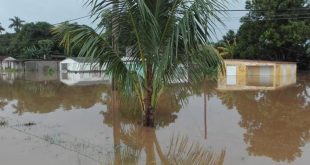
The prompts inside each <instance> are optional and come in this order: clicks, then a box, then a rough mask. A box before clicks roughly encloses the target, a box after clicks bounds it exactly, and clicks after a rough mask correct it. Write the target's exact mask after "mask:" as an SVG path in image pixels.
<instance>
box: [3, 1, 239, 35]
mask: <svg viewBox="0 0 310 165" xmlns="http://www.w3.org/2000/svg"><path fill="white" fill-rule="evenodd" d="M228 1H230V2H231V4H230V5H229V7H228V8H229V9H244V6H245V0H228ZM83 2H85V0H0V23H1V24H2V26H3V27H4V28H5V29H6V30H7V31H8V32H12V30H11V29H8V26H9V24H10V21H9V18H12V17H14V16H18V17H20V18H21V19H23V20H25V21H26V22H38V21H46V22H49V23H51V24H55V23H59V22H63V21H65V20H70V19H74V18H78V17H82V16H85V15H88V13H89V9H88V8H86V7H85V6H83ZM228 15H229V17H228V18H226V19H224V22H225V24H226V26H227V28H225V27H222V26H221V27H219V28H218V30H219V31H218V32H217V36H219V37H221V36H222V35H223V34H225V33H226V32H227V29H233V30H237V29H238V28H239V25H240V23H239V19H240V17H241V16H243V15H245V12H232V13H228ZM77 22H78V23H80V24H87V25H90V24H91V20H89V19H88V18H85V19H81V20H79V21H77Z"/></svg>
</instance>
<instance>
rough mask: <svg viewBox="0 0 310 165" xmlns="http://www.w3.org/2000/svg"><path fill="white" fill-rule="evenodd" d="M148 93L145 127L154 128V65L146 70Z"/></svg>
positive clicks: (146, 97)
mask: <svg viewBox="0 0 310 165" xmlns="http://www.w3.org/2000/svg"><path fill="white" fill-rule="evenodd" d="M146 72H147V73H146V91H145V99H144V106H145V107H144V110H145V111H146V112H145V117H144V126H146V127H153V126H154V107H153V105H152V95H153V70H152V64H150V63H148V64H147V69H146Z"/></svg>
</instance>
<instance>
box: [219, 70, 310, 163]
mask: <svg viewBox="0 0 310 165" xmlns="http://www.w3.org/2000/svg"><path fill="white" fill-rule="evenodd" d="M309 82H310V79H309V76H308V75H306V76H300V79H299V81H298V83H297V84H296V85H295V86H290V87H287V88H285V89H280V90H276V91H249V92H244V91H231V92H218V97H219V98H220V99H221V100H222V103H223V104H224V105H226V106H227V107H228V108H230V109H232V108H235V109H236V110H237V111H238V112H239V114H240V115H241V121H240V122H239V125H240V126H241V127H242V128H245V129H246V133H245V134H244V141H245V142H246V143H247V144H248V145H249V147H248V148H247V151H248V152H249V154H250V155H253V156H267V157H270V158H272V159H273V160H275V161H288V162H292V161H294V160H295V159H296V158H297V157H301V156H302V149H301V148H302V147H304V146H305V144H306V143H308V142H309V140H310V99H309V98H310V97H309V94H308V92H307V90H309V85H310V84H309Z"/></svg>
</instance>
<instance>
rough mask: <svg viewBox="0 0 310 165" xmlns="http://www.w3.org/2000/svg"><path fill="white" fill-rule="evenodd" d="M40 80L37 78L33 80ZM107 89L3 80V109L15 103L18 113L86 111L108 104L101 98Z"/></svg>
mask: <svg viewBox="0 0 310 165" xmlns="http://www.w3.org/2000/svg"><path fill="white" fill-rule="evenodd" d="M33 77H37V76H33ZM107 88H108V86H104V85H93V86H75V87H70V86H66V85H64V84H62V83H60V82H59V81H48V80H44V81H25V80H22V79H16V80H11V82H10V83H8V82H7V80H6V79H3V78H2V79H0V91H1V92H0V108H2V109H3V108H4V107H5V106H6V105H8V103H9V102H12V101H15V102H16V103H15V104H13V108H14V109H15V113H18V114H20V115H21V114H23V113H24V112H33V113H49V112H53V111H55V110H57V109H59V108H63V109H64V110H73V109H81V108H84V109H87V108H89V107H92V106H93V105H94V104H97V103H100V102H105V100H104V98H103V97H102V94H103V93H106V91H107Z"/></svg>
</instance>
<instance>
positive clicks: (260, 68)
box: [218, 60, 297, 90]
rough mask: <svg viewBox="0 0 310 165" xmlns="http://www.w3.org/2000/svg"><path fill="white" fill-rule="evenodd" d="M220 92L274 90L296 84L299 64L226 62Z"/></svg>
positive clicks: (220, 80) (249, 61) (247, 61)
mask: <svg viewBox="0 0 310 165" xmlns="http://www.w3.org/2000/svg"><path fill="white" fill-rule="evenodd" d="M224 62H225V67H226V75H224V76H222V77H221V78H220V79H219V83H218V89H219V90H274V89H278V88H281V87H285V86H289V85H292V84H295V83H296V72H297V64H296V63H294V62H280V61H254V60H225V61H224Z"/></svg>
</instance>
